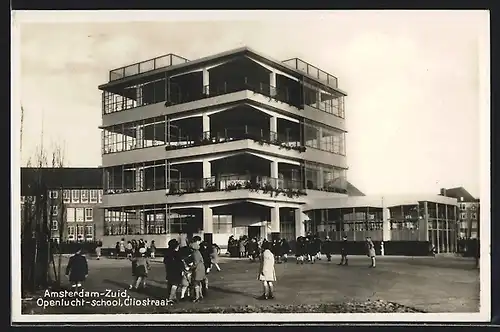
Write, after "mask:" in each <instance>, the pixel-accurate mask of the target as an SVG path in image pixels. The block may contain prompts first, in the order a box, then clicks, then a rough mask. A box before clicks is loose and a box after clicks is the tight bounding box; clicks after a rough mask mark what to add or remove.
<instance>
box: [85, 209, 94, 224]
mask: <svg viewBox="0 0 500 332" xmlns="http://www.w3.org/2000/svg"><path fill="white" fill-rule="evenodd" d="M87 211H90V218H89V214H87ZM84 219H85V221H94V209H93V208H85V211H84Z"/></svg>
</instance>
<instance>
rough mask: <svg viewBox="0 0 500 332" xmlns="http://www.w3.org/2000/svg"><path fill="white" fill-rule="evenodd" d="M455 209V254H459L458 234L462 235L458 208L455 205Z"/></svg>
mask: <svg viewBox="0 0 500 332" xmlns="http://www.w3.org/2000/svg"><path fill="white" fill-rule="evenodd" d="M453 209H454V210H455V213H454V214H455V218H454V219H453V225H454V227H453V229H454V230H455V238H454V241H455V252H458V234H459V233H460V225H458V223H457V219H458V218H457V212H458V211H457V206H456V205H455V206H454V207H453Z"/></svg>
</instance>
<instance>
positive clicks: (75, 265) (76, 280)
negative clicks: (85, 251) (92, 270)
mask: <svg viewBox="0 0 500 332" xmlns="http://www.w3.org/2000/svg"><path fill="white" fill-rule="evenodd" d="M88 274H89V266H88V264H87V258H86V257H85V256H83V255H82V250H81V249H80V248H79V249H78V250H77V251H76V253H75V254H74V255H73V256H71V257H70V258H69V262H68V266H67V267H66V276H67V277H68V278H69V282H70V283H71V287H72V288H73V289H75V290H77V289H79V288H80V287H82V285H83V282H84V281H85V279H87V276H88Z"/></svg>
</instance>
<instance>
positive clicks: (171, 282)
mask: <svg viewBox="0 0 500 332" xmlns="http://www.w3.org/2000/svg"><path fill="white" fill-rule="evenodd" d="M217 257H218V248H217V247H216V246H215V245H213V244H210V243H207V242H204V241H202V240H201V237H199V236H194V237H193V238H192V240H191V241H190V244H189V245H188V246H184V247H180V243H179V242H178V241H177V240H175V239H172V240H170V241H169V242H168V248H167V251H166V252H165V255H164V258H163V263H164V265H165V272H166V280H167V284H168V285H167V288H168V294H169V295H168V299H167V303H168V304H169V305H173V304H175V303H176V302H179V301H185V300H188V299H191V300H192V301H193V302H199V301H200V300H201V299H203V297H204V296H206V295H207V291H208V274H209V273H210V272H211V270H212V268H215V269H217V271H220V270H221V268H220V266H219V264H218V261H217Z"/></svg>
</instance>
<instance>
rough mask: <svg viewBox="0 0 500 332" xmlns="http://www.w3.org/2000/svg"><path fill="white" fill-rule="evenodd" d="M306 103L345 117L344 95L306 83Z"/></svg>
mask: <svg viewBox="0 0 500 332" xmlns="http://www.w3.org/2000/svg"><path fill="white" fill-rule="evenodd" d="M304 98H305V100H304V103H305V104H306V105H308V106H311V107H314V108H316V109H318V110H321V111H323V112H327V113H330V114H333V115H335V116H338V117H340V118H344V115H345V114H344V96H343V95H341V94H338V93H333V92H328V91H325V90H322V89H321V88H319V86H316V85H313V84H307V83H304Z"/></svg>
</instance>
